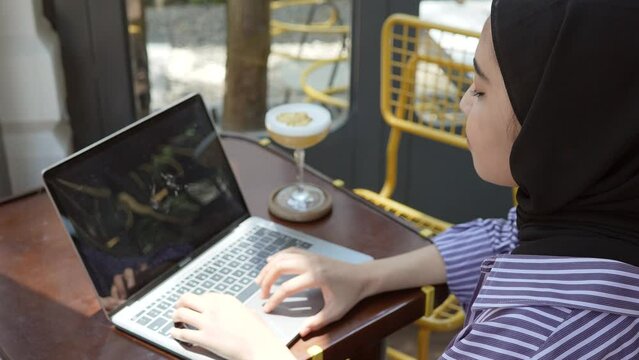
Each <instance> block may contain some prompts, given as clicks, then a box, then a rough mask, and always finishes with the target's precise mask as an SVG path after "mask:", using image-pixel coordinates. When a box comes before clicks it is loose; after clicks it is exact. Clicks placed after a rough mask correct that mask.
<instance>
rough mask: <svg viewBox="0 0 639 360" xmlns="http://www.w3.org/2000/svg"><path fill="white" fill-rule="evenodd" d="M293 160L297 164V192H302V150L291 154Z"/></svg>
mask: <svg viewBox="0 0 639 360" xmlns="http://www.w3.org/2000/svg"><path fill="white" fill-rule="evenodd" d="M293 158H294V159H295V163H296V164H297V191H303V190H304V189H303V188H302V184H303V183H304V149H296V150H295V152H294V153H293Z"/></svg>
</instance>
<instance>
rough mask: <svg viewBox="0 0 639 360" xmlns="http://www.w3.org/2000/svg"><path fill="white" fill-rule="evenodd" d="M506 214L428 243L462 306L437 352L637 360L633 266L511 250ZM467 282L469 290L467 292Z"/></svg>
mask: <svg viewBox="0 0 639 360" xmlns="http://www.w3.org/2000/svg"><path fill="white" fill-rule="evenodd" d="M515 221H516V215H515V212H514V209H512V210H511V211H510V213H509V216H508V219H489V220H483V219H479V220H475V221H472V222H469V223H464V224H460V225H457V226H454V227H453V228H451V229H450V230H448V231H446V232H445V233H442V234H441V235H439V236H438V237H436V238H435V239H433V242H434V243H435V245H436V246H437V247H438V249H439V251H440V253H441V254H442V257H443V258H444V262H445V263H446V271H447V275H448V286H449V288H450V289H451V291H452V292H453V293H455V295H456V296H457V297H458V298H459V299H460V301H461V302H462V303H464V304H470V307H468V306H467V309H469V311H468V313H469V314H468V316H467V319H466V325H465V327H464V328H463V329H462V330H461V331H460V332H459V334H458V335H457V337H456V338H455V339H454V340H453V342H452V343H451V344H450V346H449V348H448V350H447V351H446V352H445V353H444V354H443V355H442V359H447V360H450V359H456V360H457V359H464V360H465V359H538V360H549V359H553V360H555V359H556V360H559V359H610V360H617V359H639V268H637V267H635V266H632V265H628V264H624V263H621V262H618V261H612V260H605V259H592V258H569V257H549V256H516V255H500V256H497V257H495V255H498V254H507V253H509V252H510V251H512V249H513V248H514V247H515V246H516V245H517V230H516V226H515ZM473 289H476V290H474V294H473Z"/></svg>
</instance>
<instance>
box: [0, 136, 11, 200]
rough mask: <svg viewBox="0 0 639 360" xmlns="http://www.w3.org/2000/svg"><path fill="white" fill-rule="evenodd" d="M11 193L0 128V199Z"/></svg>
mask: <svg viewBox="0 0 639 360" xmlns="http://www.w3.org/2000/svg"><path fill="white" fill-rule="evenodd" d="M10 195H11V182H10V181H9V169H8V168H7V155H6V151H5V150H4V141H3V140H2V129H1V128H0V199H2V198H5V197H7V196H10Z"/></svg>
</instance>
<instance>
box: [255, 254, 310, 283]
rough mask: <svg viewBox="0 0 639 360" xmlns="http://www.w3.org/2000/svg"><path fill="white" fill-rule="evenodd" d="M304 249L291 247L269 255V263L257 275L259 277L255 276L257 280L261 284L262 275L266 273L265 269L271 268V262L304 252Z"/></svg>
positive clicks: (267, 259)
mask: <svg viewBox="0 0 639 360" xmlns="http://www.w3.org/2000/svg"><path fill="white" fill-rule="evenodd" d="M302 251H303V250H300V249H298V248H294V247H291V248H286V249H284V250H282V251H280V252H278V253H276V254H274V255H271V256H269V257H268V258H266V261H267V264H266V265H265V266H264V267H263V268H262V270H261V271H260V273H259V274H258V275H257V277H256V278H255V282H256V283H258V284H260V282H261V281H262V277H263V276H264V274H265V270H267V269H268V268H269V264H273V263H277V262H279V261H281V260H284V259H286V258H288V257H289V255H291V254H302Z"/></svg>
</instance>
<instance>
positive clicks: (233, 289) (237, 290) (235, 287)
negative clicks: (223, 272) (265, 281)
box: [231, 285, 242, 293]
mask: <svg viewBox="0 0 639 360" xmlns="http://www.w3.org/2000/svg"><path fill="white" fill-rule="evenodd" d="M241 290H242V286H240V285H233V286H231V291H233V292H236V293H237V292H239V291H241Z"/></svg>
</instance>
